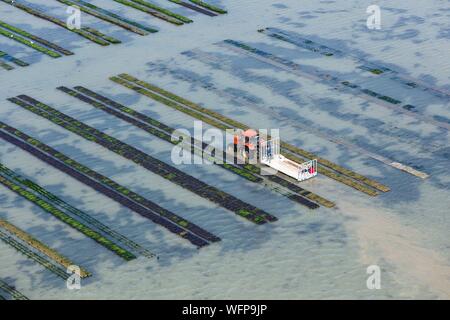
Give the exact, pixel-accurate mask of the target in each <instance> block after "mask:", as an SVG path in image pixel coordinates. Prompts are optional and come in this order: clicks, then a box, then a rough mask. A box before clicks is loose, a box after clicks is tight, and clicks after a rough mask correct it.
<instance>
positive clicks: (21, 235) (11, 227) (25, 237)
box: [0, 219, 91, 278]
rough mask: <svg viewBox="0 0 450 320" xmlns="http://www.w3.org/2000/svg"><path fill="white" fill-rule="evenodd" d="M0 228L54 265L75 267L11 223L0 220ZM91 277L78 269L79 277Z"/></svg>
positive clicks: (69, 261)
mask: <svg viewBox="0 0 450 320" xmlns="http://www.w3.org/2000/svg"><path fill="white" fill-rule="evenodd" d="M0 227H1V228H3V229H4V230H6V231H8V232H9V233H10V234H12V235H14V236H16V237H17V238H19V239H20V240H22V241H23V242H25V243H27V244H28V245H30V246H31V247H33V248H35V249H36V250H38V251H40V252H41V253H43V254H44V255H46V256H47V257H48V258H50V259H51V260H53V261H55V262H56V263H58V264H60V265H62V266H63V267H65V268H66V269H67V268H68V267H69V266H71V265H75V263H73V262H72V261H71V260H69V259H68V258H66V257H64V256H63V255H61V254H60V253H59V252H57V251H56V250H54V249H52V248H50V247H48V246H47V245H46V244H44V243H42V242H41V241H39V240H37V239H36V238H34V237H33V236H31V235H30V234H28V233H26V232H25V231H23V230H21V229H19V228H18V227H16V226H15V225H13V224H12V223H9V222H8V221H6V220H3V219H0ZM89 276H91V273H90V272H88V271H86V270H85V269H84V268H80V277H81V278H87V277H89Z"/></svg>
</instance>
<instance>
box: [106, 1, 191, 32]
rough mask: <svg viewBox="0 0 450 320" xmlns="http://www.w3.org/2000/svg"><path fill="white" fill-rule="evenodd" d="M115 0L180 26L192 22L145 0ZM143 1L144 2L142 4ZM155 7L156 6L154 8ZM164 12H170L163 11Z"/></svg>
mask: <svg viewBox="0 0 450 320" xmlns="http://www.w3.org/2000/svg"><path fill="white" fill-rule="evenodd" d="M114 1H115V2H118V3H120V4H123V5H125V6H128V7H131V8H134V9H137V10H140V11H142V12H145V13H148V14H150V15H152V16H154V17H155V18H158V19H161V20H164V21H167V22H169V23H172V24H174V25H177V26H180V25H183V24H184V23H190V22H192V20H190V19H188V18H186V17H183V16H180V15H177V14H175V13H173V12H171V11H169V10H166V9H163V8H161V7H158V6H155V5H153V4H151V3H149V2H145V1H134V0H130V1H128V0H114ZM144 3H145V4H144ZM155 7H157V8H158V10H157V9H155ZM163 11H164V12H163ZM165 12H170V14H168V13H165Z"/></svg>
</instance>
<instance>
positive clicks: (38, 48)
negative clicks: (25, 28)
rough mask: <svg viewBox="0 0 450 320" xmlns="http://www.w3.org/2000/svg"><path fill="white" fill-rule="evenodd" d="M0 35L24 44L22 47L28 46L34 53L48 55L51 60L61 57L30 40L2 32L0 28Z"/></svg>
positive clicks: (5, 31)
mask: <svg viewBox="0 0 450 320" xmlns="http://www.w3.org/2000/svg"><path fill="white" fill-rule="evenodd" d="M0 34H1V35H2V36H5V37H7V38H9V39H12V40H14V41H17V42H20V43H22V44H24V45H26V46H28V47H30V48H33V49H34V50H36V51H39V52H42V53H44V54H46V55H48V56H50V57H52V58H59V57H61V55H60V54H59V53H57V52H55V51H52V50H50V49H47V48H44V47H42V46H40V45H38V44H36V43H34V42H33V41H31V40H28V39H25V38H22V37H20V36H18V35H17V34H14V33H12V32H9V31H7V30H4V29H1V28H0Z"/></svg>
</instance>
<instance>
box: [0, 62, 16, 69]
mask: <svg viewBox="0 0 450 320" xmlns="http://www.w3.org/2000/svg"><path fill="white" fill-rule="evenodd" d="M0 67H1V68H3V69H5V70H7V71H10V70H14V69H15V68H14V67H13V66H11V65H9V64H7V63H6V62H3V61H0Z"/></svg>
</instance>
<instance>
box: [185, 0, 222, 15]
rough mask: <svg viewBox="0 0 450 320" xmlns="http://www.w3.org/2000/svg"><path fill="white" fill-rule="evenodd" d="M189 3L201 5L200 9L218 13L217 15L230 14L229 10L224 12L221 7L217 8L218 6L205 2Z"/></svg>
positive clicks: (198, 0)
mask: <svg viewBox="0 0 450 320" xmlns="http://www.w3.org/2000/svg"><path fill="white" fill-rule="evenodd" d="M189 1H190V2H192V3H195V4H196V5H199V6H200V7H203V8H206V9H209V10H211V11H214V12H217V13H220V14H225V13H228V11H227V10H224V9H222V8H219V7H216V6H214V5H212V4H209V3H206V2H204V1H200V0H189Z"/></svg>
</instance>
